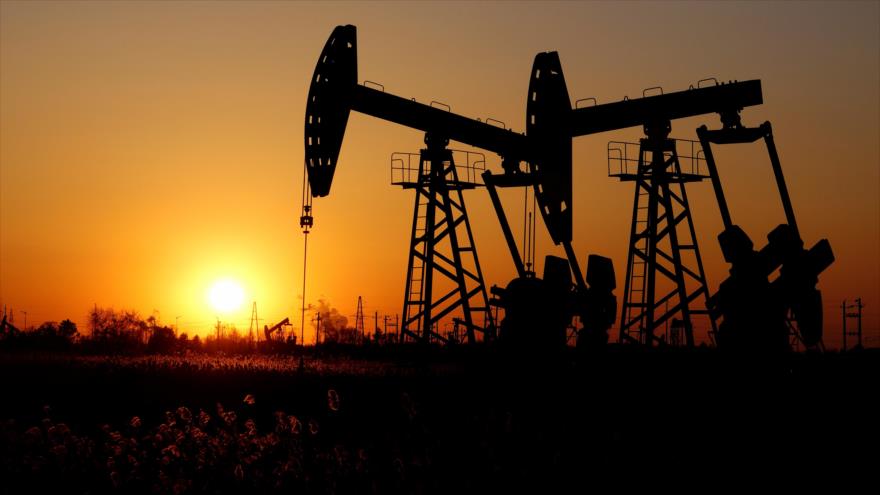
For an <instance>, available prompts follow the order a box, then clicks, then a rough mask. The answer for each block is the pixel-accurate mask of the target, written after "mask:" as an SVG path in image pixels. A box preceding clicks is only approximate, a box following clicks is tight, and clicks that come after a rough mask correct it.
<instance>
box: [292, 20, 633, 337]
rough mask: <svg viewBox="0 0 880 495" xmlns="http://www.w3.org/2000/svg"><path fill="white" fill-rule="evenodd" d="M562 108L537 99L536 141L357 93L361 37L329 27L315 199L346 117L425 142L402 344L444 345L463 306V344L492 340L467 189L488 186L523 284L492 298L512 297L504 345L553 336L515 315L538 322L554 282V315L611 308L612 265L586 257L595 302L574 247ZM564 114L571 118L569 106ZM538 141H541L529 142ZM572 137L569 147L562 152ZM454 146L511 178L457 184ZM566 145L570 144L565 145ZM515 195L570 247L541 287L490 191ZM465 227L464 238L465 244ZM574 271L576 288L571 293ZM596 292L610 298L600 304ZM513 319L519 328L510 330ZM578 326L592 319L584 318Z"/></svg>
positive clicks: (316, 110)
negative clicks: (446, 327)
mask: <svg viewBox="0 0 880 495" xmlns="http://www.w3.org/2000/svg"><path fill="white" fill-rule="evenodd" d="M548 76H549V74H548ZM538 79H539V78H538V77H535V82H534V92H535V93H536V94H537V93H542V94H543V92H544V91H547V94H548V95H555V93H552V92H551V90H552V88H549V89H548V88H545V86H547V85H546V84H545V81H549V83H550V85H552V84H555V83H556V82H558V80H554V79H552V78H550V77H548V78H546V79H542V80H540V81H538ZM563 89H564V88H563ZM566 98H567V94H566ZM560 102H561V100H559V99H557V100H552V101H551V100H545V99H544V98H531V99H530V106H529V108H530V109H532V110H534V111H535V112H536V113H537V114H540V115H542V116H546V117H547V118H546V119H544V118H542V119H540V120H538V119H535V118H532V119H531V122H532V124H531V125H530V127H529V129H528V131H529V135H528V136H526V135H522V134H517V133H515V132H513V131H511V130H509V129H506V128H501V127H497V126H495V125H491V124H489V123H487V122H482V121H480V120H476V119H471V118H467V117H464V116H461V115H457V114H455V113H452V112H451V111H449V110H448V109H441V108H437V107H435V106H434V105H425V104H422V103H419V102H416V101H414V100H409V99H406V98H401V97H399V96H395V95H392V94H389V93H386V92H385V91H384V90H380V89H376V88H374V87H370V86H367V85H361V84H358V82H357V51H356V28H355V27H354V26H351V25H348V26H338V27H336V29H334V31H333V33H332V34H331V36H330V38H329V39H328V41H327V43H326V45H325V46H324V50H323V51H322V53H321V56H320V58H319V61H318V65H317V67H316V68H315V73H314V76H313V78H312V82H311V87H310V89H309V96H308V101H307V105H306V122H305V166H306V170H307V174H308V184H309V188H310V191H311V196H312V197H321V196H326V195H328V194H329V192H330V185H331V183H332V180H333V175H334V172H335V169H336V165H337V160H338V157H339V152H340V148H341V146H342V139H343V137H344V134H345V127H346V124H347V121H348V116H349V114H350V112H351V111H357V112H360V113H363V114H366V115H371V116H374V117H377V118H381V119H383V120H387V121H390V122H394V123H397V124H400V125H404V126H407V127H410V128H414V129H418V130H421V131H424V132H425V144H426V148H425V149H423V150H422V152H421V154H420V164H419V169H418V174H417V176H416V179H415V180H414V181H412V183H409V184H405V186H408V187H411V188H414V189H416V190H417V196H416V208H415V211H414V218H413V234H412V237H411V248H410V259H409V264H408V269H407V283H406V287H407V290H406V294H405V297H404V311H403V313H404V315H405V317H404V320H403V322H402V324H401V335H402V336H405V337H408V338H410V339H413V340H418V341H422V342H430V341H434V340H439V341H445V340H446V338H445V337H444V336H442V335H440V334H439V332H437V331H436V330H435V327H436V324H437V322H438V321H439V320H440V319H441V318H443V317H445V316H447V315H449V314H450V313H452V312H453V311H455V310H457V309H459V308H460V310H461V313H462V315H463V317H462V318H460V319H459V321H460V323H461V324H462V325H463V327H464V328H465V329H466V332H467V341H468V342H475V341H476V340H477V339H476V337H475V335H476V333H477V332H480V333H482V334H483V339H484V340H491V339H493V338H494V337H495V336H496V331H495V323H494V321H493V320H492V316H491V312H490V311H489V300H488V295H487V293H486V289H485V283H484V282H483V277H482V272H481V269H480V268H479V260H478V258H477V254H476V253H477V251H476V247H475V246H474V244H473V237H472V234H471V229H470V224H469V220H468V218H467V213H466V210H465V207H464V200H463V197H462V196H461V191H462V190H466V189H471V188H475V187H478V186H481V185H485V187H486V188H487V189H488V190H489V193H490V196H491V197H492V200H493V204H494V205H495V208H496V209H497V211H498V213H499V220H500V223H501V226H502V231H503V233H504V235H505V239H506V241H507V244H508V247H509V248H510V252H511V255H512V259H513V262H514V265H515V267H516V270H517V274H518V277H517V279H516V280H515V281H514V282H511V284H510V285H508V287H507V289H506V290H503V289H500V290H498V291H496V292H497V295H500V294H502V293H506V294H507V295H506V297H505V296H502V297H501V298H500V302H499V304H501V305H502V306H503V307H504V308H505V309H506V313H507V316H506V317H505V321H506V322H508V324H507V325H505V324H502V329H501V330H502V332H501V333H502V335H501V337H502V338H503V339H504V340H508V341H511V342H516V341H518V340H520V341H521V340H523V337H522V336H518V334H523V333H525V332H531V331H532V330H533V329H535V328H538V327H547V326H548V325H546V324H542V325H538V326H535V325H532V324H531V322H530V321H529V319H528V318H517V317H516V314H517V313H527V314H532V313H534V312H537V311H539V309H540V308H541V305H540V304H541V303H540V301H542V300H547V297H544V296H540V294H544V295H546V294H545V293H547V292H548V290H547V289H546V288H545V285H546V284H547V283H548V280H550V282H549V283H551V284H552V285H553V286H554V288H553V289H552V290H549V292H550V293H557V294H564V295H566V296H567V297H565V298H562V299H556V298H553V300H554V301H564V302H561V303H559V304H557V305H556V306H554V309H557V310H559V311H558V312H559V313H560V314H564V315H568V314H572V309H571V308H572V306H575V307H577V306H584V304H587V303H586V301H599V300H601V301H603V304H604V305H605V306H608V305H611V306H613V305H614V304H616V301H615V299H614V297H613V295H610V293H611V290H613V288H614V274H613V268H612V266H611V260H610V259H608V258H602V257H600V256H596V255H593V256H591V257H590V263H593V265H595V266H594V267H593V268H590V267H588V270H587V271H588V274H590V275H591V277H589V278H590V279H591V280H592V281H593V283H594V285H595V287H593V288H592V290H593V292H594V293H596V294H594V295H593V296H590V295H589V294H590V290H591V288H589V287H588V286H587V281H586V280H585V279H584V276H583V274H582V272H581V270H580V268H579V265H578V262H577V259H576V257H575V255H574V250H573V249H572V246H571V211H570V205H571V139H570V137H568V138H560V137H559V134H558V133H557V132H556V131H555V129H556V126H558V125H559V124H558V122H557V121H556V120H555V119H553V118H552V116H553V115H555V113H558V111H559V108H560V105H559V103H560ZM566 108H567V109H568V110H570V107H567V106H566ZM532 135H534V136H538V138H536V139H533V138H532ZM566 139H567V143H568V147H567V148H566V147H565V146H564V143H565V142H566ZM450 140H452V141H458V142H461V143H464V144H467V145H470V146H473V147H475V148H479V149H482V150H486V151H489V152H492V153H496V154H498V155H499V156H500V157H501V160H502V165H503V167H504V169H505V173H504V174H503V176H493V175H492V174H491V172H489V171H485V172H483V173H482V174H481V176H480V177H481V178H482V180H483V181H484V182H483V184H480V183H479V182H478V181H477V180H475V179H474V178H471V177H467V178H465V179H463V178H461V177H459V176H458V175H457V169H456V166H455V163H454V161H453V159H452V155H451V150H449V149H448V147H447V146H448V143H449V141H450ZM560 141H561V142H562V143H563V145H560V144H559V143H560ZM556 161H562V163H556ZM523 162H525V163H527V167H528V170H527V171H524V170H523V169H522V163H523ZM566 174H567V175H566ZM512 186H530V187H532V188H533V189H534V191H535V193H534V194H535V199H536V201H537V204H538V206H539V207H540V210H541V214H542V216H543V219H544V223H545V225H546V226H547V228H548V230H549V232H550V235H551V238H552V239H553V241H554V243H556V244H557V245H558V244H562V245H563V247H564V249H565V252H566V254H567V256H568V259H567V260H561V261H562V262H561V263H560V262H558V260H560V259H556V260H554V259H553V258H552V257H551V258H549V262H548V263H546V264H545V279H544V280H541V279H538V278H536V277H534V274H533V273H527V270H526V268H525V266H524V264H523V261H522V257H521V256H520V254H519V250H518V248H517V247H516V243H515V242H514V240H513V235H512V233H511V231H510V227H509V224H508V223H507V220H506V216H505V215H504V211H503V208H501V203H500V200H499V199H498V196H497V191H495V187H512ZM309 200H310V199H309ZM309 212H311V205H309ZM310 218H311V217H310ZM459 229H462V230H461V232H462V233H461V234H460V233H459ZM447 238H448V240H449V244H450V245H451V252H449V253H441V252H439V250H438V249H437V248H438V246H439V245H440V242H441V241H443V240H445V239H447ZM465 257H467V258H469V261H471V266H472V267H474V268H473V269H472V270H469V269H465V267H464V263H463V258H465ZM572 273H574V278H575V285H574V289H572V282H571V274H572ZM435 276H442V277H445V278H447V279H449V280H452V281H453V285H454V288H453V289H452V290H451V291H450V292H448V293H446V294H444V295H442V296H441V297H439V298H438V297H435V296H434V294H433V293H432V286H433V277H435ZM413 287H416V290H413ZM600 291H601V292H602V294H603V296H602V297H596V295H597V294H598V293H599V292H600ZM539 293H540V294H539ZM505 301H506V302H505ZM513 301H524V302H525V303H526V304H525V305H518V304H516V303H514V302H513ZM557 306H558V307H557ZM608 312H609V311H608V309H607V308H604V310H602V311H599V310H597V313H603V314H607V313H608ZM610 312H611V313H612V314H613V312H614V310H613V309H611V311H610ZM476 313H482V314H483V315H484V324H483V325H479V324H477V323H475V318H474V315H475V314H476ZM565 319H566V318H565V316H562V317H560V318H559V321H560V323H559V324H554V325H550V326H551V327H552V328H550V329H546V330H545V329H544V328H542V333H541V335H557V334H558V335H561V336H562V338H561V341H562V342H564V335H565V328H566V326H567V324H562V323H561V322H562V321H564V320H565ZM569 319H570V317H569ZM515 321H518V323H514V322H515ZM582 321H585V319H584V318H582ZM607 326H610V323H608V325H606V330H607ZM546 340H547V341H548V342H555V341H559V340H560V339H557V338H555V337H553V338H548V339H546Z"/></svg>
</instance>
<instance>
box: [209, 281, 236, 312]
mask: <svg viewBox="0 0 880 495" xmlns="http://www.w3.org/2000/svg"><path fill="white" fill-rule="evenodd" d="M243 300H244V290H243V289H242V288H241V285H239V284H238V283H237V282H235V281H234V280H218V281H217V282H215V283H214V285H212V286H211V289H210V290H209V291H208V301H210V303H211V306H212V307H213V308H214V309H215V310H217V311H219V312H222V313H228V312H231V311H235V310H237V309H238V308H240V307H241V302H242V301H243Z"/></svg>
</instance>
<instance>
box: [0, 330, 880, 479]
mask: <svg viewBox="0 0 880 495" xmlns="http://www.w3.org/2000/svg"><path fill="white" fill-rule="evenodd" d="M878 358H880V354H878V353H877V352H875V351H871V350H868V351H862V352H859V353H849V354H845V355H838V354H824V355H791V356H786V357H782V358H779V357H776V358H773V359H770V358H767V357H756V356H752V357H749V358H732V357H729V356H724V355H721V354H718V353H717V352H715V351H711V350H696V351H691V352H676V351H657V352H645V351H639V350H637V349H623V348H614V347H612V348H610V349H609V350H608V351H607V352H605V353H599V354H593V355H577V354H575V353H574V352H572V353H563V354H558V355H554V356H544V357H542V358H537V357H535V356H532V355H524V354H520V355H516V354H500V353H498V352H496V351H494V350H491V349H470V350H469V349H458V350H441V349H430V350H415V349H412V348H410V349H402V350H399V351H397V352H394V351H388V350H383V351H376V352H370V353H367V352H361V351H357V350H347V351H346V350H339V349H337V350H335V351H333V350H325V351H324V352H323V353H322V354H320V355H315V354H308V355H306V356H304V357H303V359H302V360H300V358H299V357H298V356H293V357H290V356H287V357H254V356H251V357H238V358H236V357H216V356H205V355H191V356H183V357H181V356H178V357H170V356H165V357H163V356H153V357H149V356H147V357H126V358H110V357H95V356H75V355H69V354H21V353H17V354H12V353H7V354H0V377H2V378H0V380H2V381H0V383H2V385H0V475H2V476H0V478H2V481H0V484H2V486H0V493H25V492H29V493H240V492H246V493H277V492H285V493H293V492H305V493H469V492H484V493H496V492H511V493H528V492H538V493H559V492H562V491H568V490H569V489H574V490H575V491H577V492H583V491H585V490H586V488H587V487H596V486H607V484H613V485H615V486H616V487H618V489H620V490H623V489H625V488H627V487H630V486H632V485H643V484H650V485H653V486H657V485H658V484H665V485H672V486H679V485H681V484H686V483H692V482H693V483H695V482H697V480H707V481H708V482H709V483H711V484H710V485H701V486H706V487H714V488H715V489H710V490H709V491H716V489H717V488H720V487H721V486H723V485H727V484H729V483H745V482H749V483H750V482H755V483H761V484H762V485H763V484H766V483H768V482H771V483H772V482H773V481H777V482H781V483H785V482H786V480H788V479H808V478H809V477H810V476H817V477H820V478H823V477H828V476H840V477H841V478H842V479H851V480H859V479H862V477H864V479H868V480H870V479H873V482H872V484H874V485H875V486H876V481H877V466H878V449H880V448H878V445H880V443H878V441H880V435H878V431H880V406H878V381H877V379H878V378H880V374H878V368H880V359H878ZM47 406H48V407H47ZM872 473H873V474H872ZM768 480H769V481H768ZM600 483H601V484H600ZM868 486H870V485H868Z"/></svg>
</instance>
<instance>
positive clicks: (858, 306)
mask: <svg viewBox="0 0 880 495" xmlns="http://www.w3.org/2000/svg"><path fill="white" fill-rule="evenodd" d="M840 307H841V309H842V310H843V349H842V350H844V351H845V350H846V336H847V335H854V336H855V337H856V347H857V348H861V347H862V309H863V308H864V307H865V305H864V304H862V298H861V297H857V298H856V302H855V304H849V305H847V304H846V299H844V300H843V304H841V305H840ZM853 308H855V310H856V311H847V310H850V309H853ZM847 318H853V319H855V320H856V331H855V332H849V331H847V328H846V320H847Z"/></svg>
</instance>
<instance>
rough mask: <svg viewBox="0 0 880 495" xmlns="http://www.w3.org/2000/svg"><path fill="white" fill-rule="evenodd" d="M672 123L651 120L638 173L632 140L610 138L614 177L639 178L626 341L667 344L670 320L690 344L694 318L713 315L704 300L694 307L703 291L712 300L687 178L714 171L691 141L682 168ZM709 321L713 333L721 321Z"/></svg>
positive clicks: (623, 323) (624, 316)
mask: <svg viewBox="0 0 880 495" xmlns="http://www.w3.org/2000/svg"><path fill="white" fill-rule="evenodd" d="M669 128H670V126H669V123H668V122H666V123H661V125H659V126H656V127H650V126H645V129H646V134H647V136H648V137H647V138H643V139H641V140H640V142H639V144H638V159H637V163H636V170H635V171H634V173H633V171H632V170H630V169H629V167H627V164H628V163H627V162H630V161H634V159H632V158H630V154H629V153H627V151H626V149H627V147H628V146H627V145H630V146H636V145H635V144H634V143H614V142H612V143H609V148H608V150H609V175H611V176H612V177H618V178H619V179H620V180H621V181H631V182H635V183H636V188H635V197H634V199H633V216H632V225H631V227H630V241H629V253H628V255H627V265H626V279H625V286H624V295H623V297H624V300H623V305H622V308H621V317H620V341H621V342H638V343H642V344H646V345H654V344H655V343H663V342H665V340H664V339H663V338H661V337H660V336H659V335H657V334H658V333H659V332H657V330H658V329H660V328H662V327H663V325H665V324H666V323H667V322H669V321H671V322H672V323H673V326H675V327H676V329H679V328H680V329H681V330H680V331H682V332H683V333H684V342H683V343H684V344H685V345H687V346H689V347H691V346H693V345H694V327H693V321H692V317H693V316H694V315H697V314H702V315H708V310H706V309H705V308H706V306H705V305H701V306H699V307H698V308H695V306H696V305H695V302H696V300H697V298H699V297H700V296H703V300H704V301H706V300H707V299H708V297H709V290H708V285H707V283H706V275H705V272H704V270H703V262H702V259H701V257H700V249H699V246H698V244H697V238H696V232H695V230H694V222H693V218H692V217H691V212H690V205H689V204H688V199H687V193H686V191H685V183H687V182H699V181H701V180H703V179H704V178H708V176H706V175H703V174H702V173H700V170H699V165H698V164H699V159H700V157H699V156H698V155H699V148H698V147H695V145H696V144H697V143H694V142H691V141H684V142H685V143H690V146H691V153H690V156H689V157H687V158H690V161H691V167H690V169H689V170H687V171H683V170H682V166H681V163H680V162H679V155H678V152H677V150H676V140H674V139H669V138H668V133H669ZM695 150H696V152H695ZM612 164H619V165H620V168H618V169H616V170H612V168H613V167H612ZM673 317H674V319H673ZM708 320H709V323H710V325H711V330H710V332H711V334H712V335H714V332H715V330H716V329H715V322H714V320H712V319H711V318H709V319H708ZM674 340H677V341H678V340H680V339H674ZM666 343H672V342H666Z"/></svg>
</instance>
